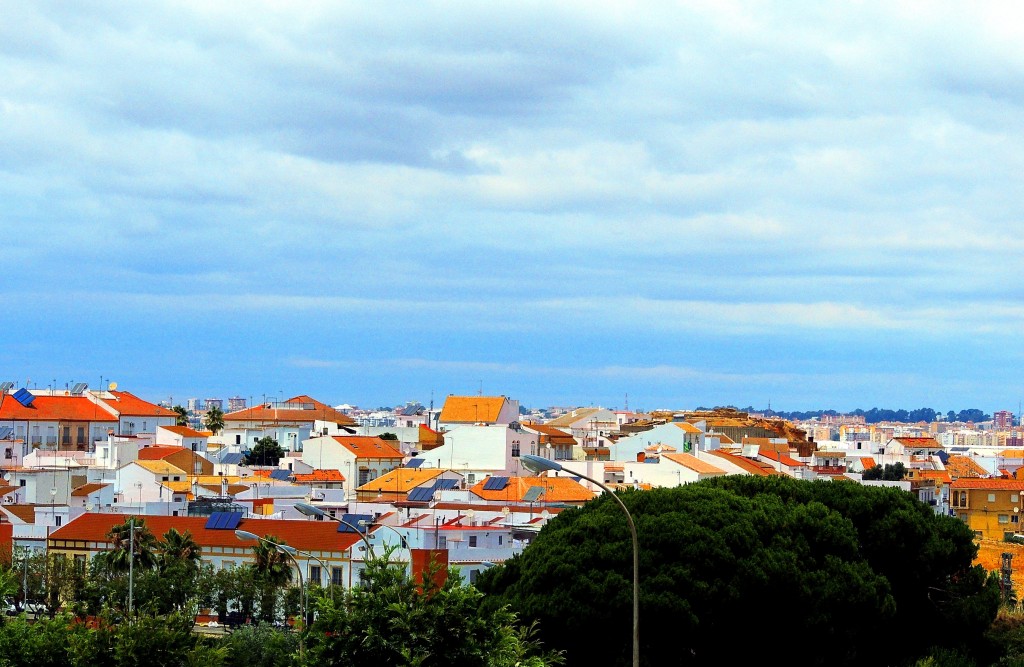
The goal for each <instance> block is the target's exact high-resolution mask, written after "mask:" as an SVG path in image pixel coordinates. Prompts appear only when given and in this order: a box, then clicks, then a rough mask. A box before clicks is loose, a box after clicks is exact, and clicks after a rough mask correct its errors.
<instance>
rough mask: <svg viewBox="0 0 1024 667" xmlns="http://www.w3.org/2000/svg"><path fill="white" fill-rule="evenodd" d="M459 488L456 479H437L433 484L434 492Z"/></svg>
mask: <svg viewBox="0 0 1024 667" xmlns="http://www.w3.org/2000/svg"><path fill="white" fill-rule="evenodd" d="M458 486H459V480H457V479H439V480H437V481H436V482H434V490H435V491H436V490H439V489H456V488H458Z"/></svg>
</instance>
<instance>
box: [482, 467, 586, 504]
mask: <svg viewBox="0 0 1024 667" xmlns="http://www.w3.org/2000/svg"><path fill="white" fill-rule="evenodd" d="M566 474H571V473H568V472H567V473H566ZM488 479H490V477H487V478H485V479H483V480H481V481H480V482H478V483H476V484H474V485H473V486H472V487H470V489H469V490H470V492H471V493H473V494H475V495H477V496H479V497H480V498H483V499H484V500H504V501H509V502H518V501H521V500H522V498H523V496H524V495H525V494H526V492H527V491H529V490H530V488H532V487H534V486H540V487H544V488H545V489H546V491H545V492H544V495H543V496H541V498H542V499H543V501H544V502H546V503H570V502H586V501H588V500H593V499H594V493H593V492H592V491H590V489H588V488H587V487H585V486H583V485H582V484H580V483H579V482H577V481H576V480H574V479H572V478H571V477H551V476H544V477H510V478H509V479H508V484H507V485H506V486H505V488H503V489H487V490H485V489H484V485H485V484H486V483H487V480H488Z"/></svg>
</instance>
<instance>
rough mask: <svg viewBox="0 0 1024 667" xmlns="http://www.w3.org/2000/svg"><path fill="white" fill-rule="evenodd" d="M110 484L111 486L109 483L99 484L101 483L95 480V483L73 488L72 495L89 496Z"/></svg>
mask: <svg viewBox="0 0 1024 667" xmlns="http://www.w3.org/2000/svg"><path fill="white" fill-rule="evenodd" d="M108 486H110V485H109V484H99V483H95V482H94V483H90V484H83V485H82V486H79V487H77V488H76V489H74V490H72V491H71V495H72V496H74V497H80V496H88V495H89V494H91V493H95V492H97V491H99V490H100V489H103V488H106V487H108Z"/></svg>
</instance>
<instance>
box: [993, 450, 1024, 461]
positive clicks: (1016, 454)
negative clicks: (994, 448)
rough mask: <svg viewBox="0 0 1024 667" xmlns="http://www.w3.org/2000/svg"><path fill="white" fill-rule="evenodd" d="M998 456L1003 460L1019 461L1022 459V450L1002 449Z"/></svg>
mask: <svg viewBox="0 0 1024 667" xmlns="http://www.w3.org/2000/svg"><path fill="white" fill-rule="evenodd" d="M998 455H999V456H1001V457H1003V458H1004V459H1021V458H1024V449H1004V450H1003V451H1001V452H999V454H998Z"/></svg>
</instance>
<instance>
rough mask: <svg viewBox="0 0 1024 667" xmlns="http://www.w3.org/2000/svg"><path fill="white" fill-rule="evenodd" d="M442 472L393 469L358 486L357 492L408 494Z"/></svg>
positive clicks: (427, 469) (420, 469)
mask: <svg viewBox="0 0 1024 667" xmlns="http://www.w3.org/2000/svg"><path fill="white" fill-rule="evenodd" d="M443 473H444V471H443V470H440V469H438V468H395V469H394V470H390V471H388V472H386V473H384V474H383V475H381V476H380V477H378V478H376V479H373V480H370V481H369V482H367V483H366V484H363V485H362V486H360V487H359V488H358V489H356V490H357V491H378V492H380V493H384V492H385V491H387V492H391V493H408V492H409V491H412V490H413V489H415V488H416V487H417V486H420V485H422V484H426V483H427V482H429V481H430V480H432V479H434V478H436V477H439V476H441V475H442V474H443Z"/></svg>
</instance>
